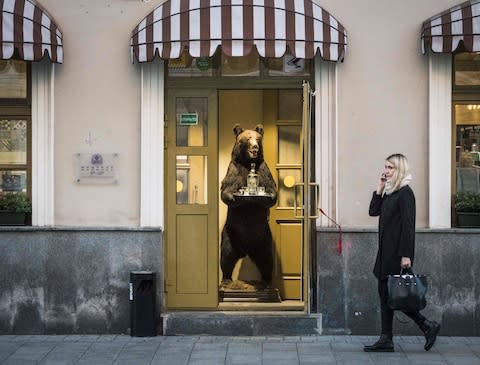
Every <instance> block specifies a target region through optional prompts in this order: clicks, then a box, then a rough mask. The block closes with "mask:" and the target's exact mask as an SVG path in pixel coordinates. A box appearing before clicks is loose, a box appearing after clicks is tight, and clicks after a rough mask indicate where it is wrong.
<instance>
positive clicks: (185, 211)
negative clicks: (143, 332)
mask: <svg viewBox="0 0 480 365" xmlns="http://www.w3.org/2000/svg"><path fill="white" fill-rule="evenodd" d="M2 11H3V12H2V24H3V28H2V60H0V65H1V69H0V83H1V84H0V123H1V124H0V128H1V129H0V133H1V134H0V139H1V142H2V143H1V144H0V173H1V180H0V183H1V193H2V195H9V194H16V195H19V194H21V193H24V194H25V195H26V196H28V197H29V199H30V200H31V203H32V212H31V217H30V218H27V221H26V225H20V226H11V225H5V226H1V227H0V251H1V255H0V262H1V265H0V271H1V275H2V277H4V278H5V280H3V282H2V284H0V288H1V292H0V333H126V332H128V330H129V327H130V322H129V313H130V312H129V306H130V303H129V273H130V272H131V271H138V270H148V271H154V272H155V273H156V275H157V281H156V283H157V285H156V303H157V305H156V307H157V311H156V317H157V324H158V333H164V334H180V333H212V334H246V335H248V334H260V333H273V334H283V333H294V334H302V333H305V334H309V333H354V334H374V333H377V332H378V328H379V313H378V310H379V309H378V303H377V302H378V301H377V299H376V295H377V294H376V285H375V284H372V281H373V280H374V277H373V274H372V273H371V271H372V267H373V262H374V259H375V253H376V248H377V220H376V219H375V218H371V217H369V216H368V206H369V202H370V198H371V194H372V191H373V190H374V189H375V188H376V183H377V180H378V177H379V175H380V172H381V171H382V170H383V164H384V159H385V157H386V156H388V155H389V154H391V153H395V152H401V153H404V154H405V155H406V156H407V157H408V158H409V160H410V162H411V165H412V175H413V182H412V188H413V190H414V191H415V194H416V204H417V222H416V225H417V254H416V257H417V263H416V265H415V267H416V270H417V271H418V272H425V273H427V274H428V275H429V276H430V278H431V286H430V288H429V303H430V304H429V306H428V307H427V310H428V311H429V312H430V313H429V315H430V316H432V318H438V320H441V321H442V324H443V327H442V328H443V331H444V332H443V333H444V334H452V335H478V334H479V333H478V328H480V319H479V318H480V316H479V310H480V308H479V307H478V304H477V303H478V302H480V301H479V299H480V298H479V296H480V294H479V293H480V287H479V286H480V284H479V283H478V281H477V280H476V275H475V273H476V272H478V270H479V269H480V261H479V260H480V259H479V258H478V257H480V255H478V253H479V251H480V239H479V238H480V229H479V228H475V227H473V226H474V224H475V223H466V225H467V226H468V227H465V226H464V223H462V221H461V218H460V216H461V215H462V214H459V213H462V212H461V211H460V209H457V208H456V206H455V203H456V202H457V201H458V200H459V196H458V194H457V193H458V192H461V193H462V194H460V196H462V195H467V197H466V198H468V199H470V200H474V199H475V194H477V196H478V194H479V193H480V180H479V178H480V173H479V171H480V162H479V159H478V156H479V153H480V152H478V145H479V144H480V119H479V118H477V116H478V113H480V107H479V105H480V87H479V86H480V76H479V75H480V71H479V70H480V66H479V65H480V63H479V62H480V61H479V60H477V58H478V55H477V54H476V52H479V51H480V47H477V37H480V36H478V35H476V34H477V33H478V32H476V27H477V26H480V20H478V21H477V15H476V14H477V11H478V14H480V3H477V1H476V0H473V1H470V2H467V3H464V4H458V0H441V1H440V0H426V1H423V2H421V3H418V2H415V1H412V0H408V1H403V2H394V1H378V0H366V1H362V2H358V1H353V0H342V1H333V0H302V1H296V0H295V1H293V0H291V1H290V0H285V1H273V0H272V1H267V0H261V1H257V0H253V1H234V0H232V1H230V2H223V1H215V0H208V1H203V0H198V1H194V0H190V1H188V0H168V1H162V0H151V1H141V0H129V1H123V0H101V1H93V0H86V1H83V2H82V3H78V2H77V1H74V0H65V1H62V2H61V4H60V3H59V2H58V1H54V0H42V1H41V3H37V2H36V1H32V0H5V1H4V2H3V10H2ZM479 19H480V18H479ZM479 39H480V38H479ZM478 44H480V43H478ZM237 123H238V124H240V125H241V126H242V127H244V128H248V129H253V128H254V127H255V126H256V125H257V124H262V125H263V128H264V137H263V149H264V156H265V160H266V162H267V163H268V165H269V167H270V170H271V172H272V175H273V177H274V179H275V182H276V184H277V187H278V201H277V203H276V204H275V206H274V207H272V208H271V209H270V218H269V225H270V229H271V231H272V235H273V241H274V246H273V251H274V252H273V257H274V270H273V276H274V277H273V289H275V290H270V291H269V293H270V294H269V295H270V297H269V298H268V299H266V300H265V299H264V298H263V299H262V296H261V295H262V294H261V293H264V292H265V290H263V291H262V290H253V289H254V287H255V283H257V282H258V280H259V274H258V270H257V268H256V267H255V265H254V264H253V263H252V262H251V261H250V260H249V259H243V260H240V261H239V263H238V264H237V266H236V269H235V271H234V279H235V281H236V282H237V283H241V285H244V286H243V287H241V288H236V289H235V290H236V291H235V290H224V289H225V288H222V287H221V278H222V272H221V269H220V264H219V261H220V242H221V237H220V236H221V235H220V232H221V230H222V227H223V225H224V222H225V219H226V214H227V207H226V205H225V204H224V203H223V202H222V201H221V199H220V194H219V191H220V185H221V181H222V179H223V177H224V176H225V174H226V170H227V167H228V163H229V162H230V159H231V150H232V147H233V144H234V142H235V138H234V134H233V132H232V129H233V127H234V126H235V125H236V124H237ZM465 192H468V194H465ZM468 199H467V200H468ZM319 208H321V209H319ZM457 210H458V212H457ZM28 219H30V220H28ZM339 225H341V229H340V230H339ZM246 229H248V227H246ZM340 238H341V239H340ZM252 283H253V284H252ZM252 293H253V294H252ZM272 293H273V294H272ZM397 331H398V332H401V333H416V332H415V331H416V330H415V328H413V327H410V326H409V325H400V326H398V328H397Z"/></svg>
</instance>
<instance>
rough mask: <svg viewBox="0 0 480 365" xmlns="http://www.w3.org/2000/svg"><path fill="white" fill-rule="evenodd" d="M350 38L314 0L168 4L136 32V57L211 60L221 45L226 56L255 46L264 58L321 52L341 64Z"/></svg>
mask: <svg viewBox="0 0 480 365" xmlns="http://www.w3.org/2000/svg"><path fill="white" fill-rule="evenodd" d="M346 44H347V33H346V30H345V28H344V27H343V25H342V24H340V23H339V22H338V21H337V20H336V19H335V18H334V17H333V16H332V15H330V14H329V13H328V12H327V11H326V10H325V9H323V8H321V7H320V6H319V5H317V4H316V3H314V2H313V1H312V0H284V1H276V0H168V1H166V2H165V3H163V4H162V5H160V6H159V7H157V8H156V9H155V10H153V11H152V12H151V13H150V14H148V15H147V16H146V17H145V18H144V19H143V20H142V21H141V22H140V23H139V24H138V25H137V26H136V27H135V29H134V30H133V31H132V38H131V51H132V58H133V59H135V60H137V61H138V62H150V61H152V60H153V59H154V58H155V56H158V57H160V58H163V59H170V58H178V57H180V55H181V54H182V52H183V51H184V50H188V52H189V53H190V55H191V56H192V57H211V56H212V55H213V54H214V53H215V51H216V50H217V48H218V47H219V46H221V47H222V51H223V53H225V54H226V55H228V56H245V55H248V54H249V53H250V52H251V51H252V49H253V46H255V47H256V49H257V51H258V53H259V55H260V56H261V57H275V58H276V57H282V56H283V55H284V54H285V53H286V52H287V49H288V50H289V52H290V53H291V54H292V55H294V56H295V57H297V58H307V59H309V58H313V57H314V56H315V54H316V53H317V51H318V52H320V55H321V57H322V58H323V59H324V60H327V61H342V60H343V58H344V56H345V48H346Z"/></svg>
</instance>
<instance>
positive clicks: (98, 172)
mask: <svg viewBox="0 0 480 365" xmlns="http://www.w3.org/2000/svg"><path fill="white" fill-rule="evenodd" d="M76 156H77V179H76V180H77V183H79V184H118V175H117V171H118V153H77V155H76Z"/></svg>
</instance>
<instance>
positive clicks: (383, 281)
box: [363, 153, 440, 352]
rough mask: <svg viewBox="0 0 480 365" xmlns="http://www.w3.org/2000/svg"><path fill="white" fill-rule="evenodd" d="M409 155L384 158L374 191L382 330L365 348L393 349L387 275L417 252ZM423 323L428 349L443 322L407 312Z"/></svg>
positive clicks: (376, 272) (408, 263) (405, 264)
mask: <svg viewBox="0 0 480 365" xmlns="http://www.w3.org/2000/svg"><path fill="white" fill-rule="evenodd" d="M411 180H412V176H411V175H410V173H409V167H408V160H407V158H406V157H405V156H404V155H402V154H399V153H396V154H393V155H390V156H388V157H387V159H386V161H385V170H384V172H383V174H382V176H381V178H380V181H379V184H378V187H377V190H376V191H375V192H373V196H372V200H371V202H370V209H369V214H370V216H372V217H374V216H375V217H376V216H380V218H379V222H378V238H379V240H378V252H377V259H376V261H375V267H374V269H373V274H374V275H375V276H376V277H377V279H378V294H379V295H380V309H381V315H382V317H381V322H382V332H381V335H380V339H379V340H378V341H377V342H375V343H374V344H373V345H366V346H365V347H364V348H363V350H364V351H366V352H393V351H394V346H393V341H392V336H393V335H392V325H393V313H394V312H393V310H392V309H391V308H390V307H389V306H388V304H387V300H388V289H387V277H388V275H396V274H399V273H400V270H401V268H403V269H410V268H411V267H412V265H413V259H414V255H415V195H414V194H413V191H412V189H411V188H410V186H409V183H410V181H411ZM404 313H405V314H406V315H407V316H408V317H410V318H411V319H412V320H413V321H415V323H416V324H417V325H418V326H419V327H420V329H421V330H422V332H423V333H424V335H425V339H426V342H425V346H424V349H425V350H426V351H428V350H430V349H431V348H432V346H433V345H434V343H435V340H436V338H437V334H438V332H439V330H440V324H438V323H437V322H435V321H429V320H428V319H426V318H425V317H424V316H423V315H422V314H421V313H420V312H419V311H416V312H404Z"/></svg>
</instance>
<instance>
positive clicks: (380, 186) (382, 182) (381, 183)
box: [377, 173, 387, 195]
mask: <svg viewBox="0 0 480 365" xmlns="http://www.w3.org/2000/svg"><path fill="white" fill-rule="evenodd" d="M386 181H387V178H386V176H385V173H383V174H382V175H381V176H380V180H379V182H378V187H377V195H382V194H383V190H384V189H385V182H386Z"/></svg>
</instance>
